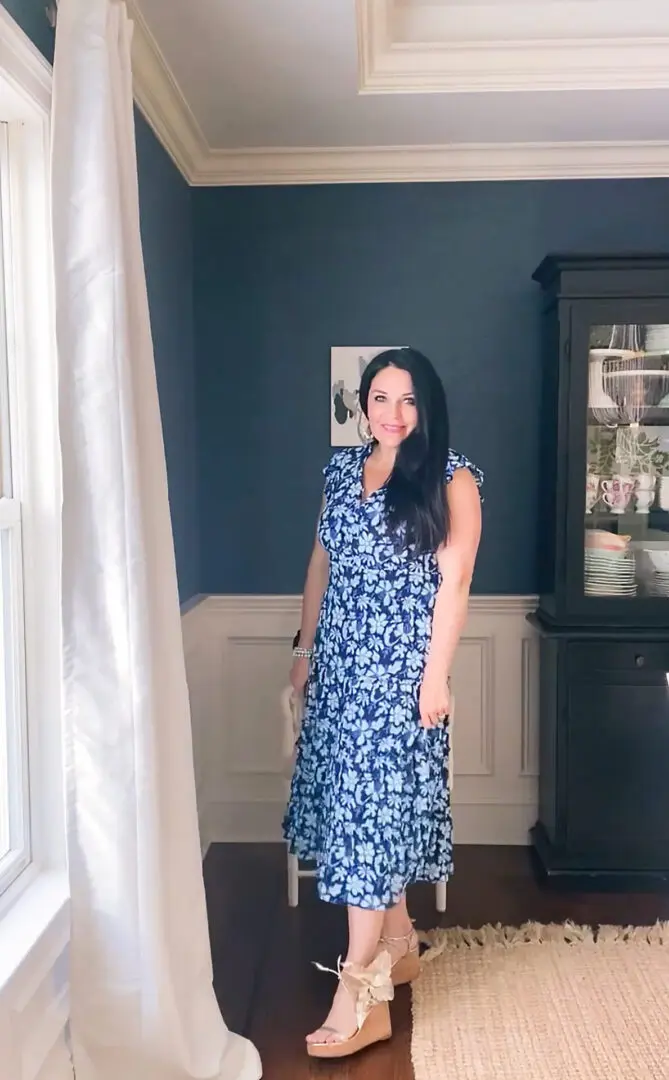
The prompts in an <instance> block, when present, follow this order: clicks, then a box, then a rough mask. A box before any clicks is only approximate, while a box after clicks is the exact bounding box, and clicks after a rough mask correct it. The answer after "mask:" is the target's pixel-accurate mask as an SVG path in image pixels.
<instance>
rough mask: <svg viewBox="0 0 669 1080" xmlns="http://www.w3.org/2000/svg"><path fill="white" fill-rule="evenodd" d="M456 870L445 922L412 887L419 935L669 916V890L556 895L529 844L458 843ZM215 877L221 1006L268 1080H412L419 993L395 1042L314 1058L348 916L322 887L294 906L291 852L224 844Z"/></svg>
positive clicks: (212, 893)
mask: <svg viewBox="0 0 669 1080" xmlns="http://www.w3.org/2000/svg"><path fill="white" fill-rule="evenodd" d="M455 864H456V872H455V875H454V877H453V879H452V881H451V883H450V884H449V889H448V910H447V911H446V913H445V915H442V916H438V915H437V912H436V910H435V907H434V888H433V887H431V886H423V885H419V886H414V887H413V888H412V889H411V890H410V894H409V906H410V909H411V912H412V914H413V915H414V917H415V918H416V922H417V925H418V926H419V928H421V929H429V928H430V927H434V926H440V925H443V926H449V925H450V926H453V925H460V926H472V927H476V926H481V925H483V924H484V923H488V922H491V923H497V922H500V923H502V924H504V925H516V926H517V925H519V924H520V923H522V922H525V921H527V920H528V919H531V920H537V921H540V922H562V921H564V920H565V919H572V920H574V921H575V922H577V923H588V924H591V925H593V924H595V925H596V924H599V923H622V924H634V925H644V924H648V923H654V922H655V921H656V920H657V919H669V892H665V893H659V894H655V893H649V892H645V893H635V894H619V893H577V892H566V891H564V890H562V891H559V892H558V891H554V890H552V889H549V888H548V887H546V886H543V885H541V884H539V883H538V882H537V880H536V878H535V875H534V873H533V868H532V863H531V856H530V852H529V849H526V848H508V847H458V848H456V857H455ZM204 873H205V885H206V889H207V903H208V910H209V924H210V935H211V942H212V952H213V959H214V983H215V988H216V993H217V995H218V1000H219V1002H220V1005H221V1009H222V1012H223V1016H224V1017H225V1021H226V1023H227V1025H228V1027H230V1028H231V1029H232V1030H233V1031H237V1032H239V1033H243V1034H245V1035H247V1036H248V1037H249V1038H250V1039H252V1040H253V1042H254V1043H255V1045H256V1046H257V1048H258V1050H259V1052H260V1055H261V1057H262V1061H263V1067H264V1073H263V1076H264V1080H305V1078H307V1077H328V1078H332V1080H412V1077H413V1070H412V1068H411V1060H410V1022H411V1004H410V1003H411V998H410V990H409V988H408V987H402V988H400V989H399V990H398V991H397V994H396V997H395V1001H394V1002H393V1004H392V1006H391V1009H392V1018H393V1038H392V1040H391V1042H389V1043H385V1044H383V1045H380V1046H376V1047H372V1048H370V1049H369V1050H368V1051H364V1052H363V1053H361V1054H360V1055H357V1056H355V1057H352V1058H349V1059H348V1060H344V1061H342V1062H341V1063H338V1064H334V1063H332V1064H331V1063H326V1062H316V1061H311V1060H310V1059H309V1058H308V1057H307V1056H306V1053H305V1051H304V1042H303V1038H304V1034H305V1033H306V1032H307V1031H309V1030H312V1029H313V1028H316V1027H317V1026H318V1024H319V1023H321V1022H322V1020H323V1019H324V1017H325V1014H326V1012H327V1010H328V1007H329V1003H330V999H331V996H332V993H333V991H334V986H335V981H334V977H333V976H328V975H325V974H322V973H320V972H318V971H317V970H316V969H315V968H314V967H313V965H312V963H311V961H312V960H318V961H320V963H323V964H326V965H327V966H328V967H334V966H335V965H336V961H337V956H338V954H339V953H341V952H342V951H343V949H344V946H345V909H342V908H339V907H335V906H333V905H327V904H322V903H320V902H319V901H318V899H317V898H316V891H315V886H314V883H313V881H312V880H310V879H306V880H302V882H301V884H300V906H299V907H298V908H295V909H291V908H289V907H288V905H287V901H286V858H285V849H284V847H283V845H281V844H216V845H214V846H213V847H212V848H210V850H209V852H208V854H207V858H206V860H205V867H204ZM454 1080H455V1078H454Z"/></svg>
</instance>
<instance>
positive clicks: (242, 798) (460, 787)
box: [184, 596, 538, 849]
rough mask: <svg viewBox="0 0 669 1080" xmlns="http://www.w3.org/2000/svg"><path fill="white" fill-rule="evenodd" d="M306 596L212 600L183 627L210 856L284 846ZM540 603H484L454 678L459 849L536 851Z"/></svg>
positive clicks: (504, 599) (478, 604) (485, 599)
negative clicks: (293, 694) (535, 626)
mask: <svg viewBox="0 0 669 1080" xmlns="http://www.w3.org/2000/svg"><path fill="white" fill-rule="evenodd" d="M300 603H301V602H300V598H299V597H297V596H209V597H207V598H205V599H204V600H203V601H202V602H201V603H200V604H198V605H197V607H196V608H194V609H193V611H191V612H190V613H189V614H188V615H186V616H185V617H184V641H185V647H186V657H187V667H188V673H189V685H190V688H191V707H192V712H193V739H194V749H195V763H196V775H197V778H198V799H199V810H200V826H201V831H202V838H203V849H206V847H207V846H208V844H209V843H211V842H214V841H276V840H280V839H281V819H282V816H283V812H284V808H285V803H286V798H287V794H288V784H289V771H288V769H287V766H286V761H285V758H284V754H283V749H282V740H283V724H284V721H283V718H282V715H281V711H280V705H279V697H280V694H281V691H282V689H283V688H284V686H285V684H286V682H287V679H288V670H289V667H290V662H291V659H290V652H291V643H292V639H293V635H294V633H295V631H296V629H297V627H298V626H299V619H300ZM534 606H535V599H534V598H533V597H522V596H521V597H519V596H475V597H472V599H471V602H470V609H469V616H468V620H467V624H466V626H465V629H464V632H463V634H462V638H461V642H460V645H459V648H458V652H457V655H456V659H455V663H454V668H453V691H454V694H455V698H456V701H457V708H456V719H455V724H454V731H453V746H454V763H455V776H454V789H453V807H454V809H453V814H454V823H455V834H456V841H457V842H458V843H468V844H526V843H527V842H528V829H529V828H530V827H531V826H532V825H533V824H534V821H535V819H536V812H537V743H538V734H537V732H538V714H537V711H538V699H537V668H538V651H537V642H536V639H535V636H534V631H533V630H532V628H531V627H530V626H529V624H528V623H527V621H526V615H527V613H528V612H529V611H531V610H533V608H534Z"/></svg>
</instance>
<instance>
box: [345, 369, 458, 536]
mask: <svg viewBox="0 0 669 1080" xmlns="http://www.w3.org/2000/svg"><path fill="white" fill-rule="evenodd" d="M387 367H396V368H400V369H401V370H402V371H406V372H408V373H409V375H410V376H411V382H412V383H413V393H414V397H415V399H416V408H417V410H418V423H417V425H416V427H415V429H414V430H413V431H412V432H411V433H410V434H409V435H407V437H406V439H404V440H403V442H402V443H400V446H399V449H398V451H397V457H396V458H395V465H394V466H393V471H392V472H391V474H390V476H389V478H388V483H387V486H386V515H387V521H388V526H389V528H390V530H391V533H392V534H393V535H394V536H395V537H396V538H397V536H398V530H400V532H399V535H400V536H402V542H403V544H404V545H406V546H413V547H414V549H415V552H416V554H426V553H427V552H433V551H436V550H437V548H438V547H439V546H440V545H441V544H442V543H443V541H444V539H445V537H446V535H447V532H448V507H447V504H446V496H445V492H444V484H445V482H446V475H445V474H446V464H447V462H448V449H449V425H448V405H447V403H446V393H445V391H444V387H443V385H442V382H441V379H440V378H439V376H438V375H437V373H436V371H435V370H434V368H433V366H432V364H431V363H430V361H429V360H428V358H427V356H424V355H423V353H421V352H418V350H417V349H408V348H407V349H386V351H385V352H382V353H379V355H378V356H376V357H374V359H373V360H371V361H370V363H369V364H368V365H367V367H366V368H365V370H364V372H363V375H362V378H361V380H360V405H361V406H362V411H363V412H364V414H365V416H368V411H367V403H368V401H369V390H370V387H371V385H372V381H373V380H374V378H375V377H376V376H377V375H378V373H379V372H380V371H383V369H384V368H387Z"/></svg>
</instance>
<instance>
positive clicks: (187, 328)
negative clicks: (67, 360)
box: [135, 110, 201, 602]
mask: <svg viewBox="0 0 669 1080" xmlns="http://www.w3.org/2000/svg"><path fill="white" fill-rule="evenodd" d="M135 125H136V132H137V167H138V172H139V199H140V221H141V230H142V246H143V249H144V265H145V268H146V282H147V288H148V293H149V307H150V310H151V330H152V334H153V345H154V354H155V360H156V376H157V379H158V393H159V396H160V411H161V415H162V422H163V437H164V441H165V457H166V460H167V477H168V484H169V495H170V510H171V514H172V530H173V533H174V548H175V552H176V562H177V573H178V576H179V596H180V598H181V601H182V602H184V601H185V600H188V599H189V598H190V597H192V596H194V595H195V594H196V593H198V592H200V591H201V589H200V527H199V517H198V513H199V510H198V498H197V487H198V477H197V428H196V417H195V356H194V334H193V228H192V202H191V194H192V193H191V189H190V187H189V186H188V184H187V183H186V181H185V180H184V178H183V177H182V175H181V173H180V172H179V171H178V170H177V168H176V167H175V165H174V164H173V163H172V161H171V159H170V158H169V157H168V155H167V153H166V152H165V151H164V150H163V148H162V146H161V145H160V143H159V142H158V141H157V139H156V137H155V136H154V134H153V132H152V131H151V129H150V128H149V127H148V125H147V123H146V121H145V120H144V119H143V118H142V117H141V116H140V115H139V113H138V112H137V111H136V110H135Z"/></svg>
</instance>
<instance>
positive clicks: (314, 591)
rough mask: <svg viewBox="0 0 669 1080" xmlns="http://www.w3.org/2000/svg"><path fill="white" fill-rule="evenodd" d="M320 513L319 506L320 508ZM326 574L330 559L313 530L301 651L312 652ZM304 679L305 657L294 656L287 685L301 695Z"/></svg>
mask: <svg viewBox="0 0 669 1080" xmlns="http://www.w3.org/2000/svg"><path fill="white" fill-rule="evenodd" d="M323 505H324V504H323ZM322 512H323V506H321V513H322ZM319 519H320V515H319ZM329 573H330V560H329V558H328V553H327V551H326V550H325V548H324V547H323V545H322V544H321V542H320V540H319V539H318V530H317V531H316V539H315V541H314V546H313V550H312V552H311V558H310V559H309V566H308V568H307V576H306V580H305V582H304V592H303V594H302V618H301V621H300V648H302V649H313V647H314V641H315V639H316V627H317V626H318V617H319V615H320V611H321V604H322V603H323V597H324V596H325V590H326V589H327V586H328V577H329ZM308 676H309V661H308V660H307V659H306V658H305V657H296V658H295V660H294V661H293V666H292V668H291V669H290V682H291V686H293V688H294V689H295V690H297V691H298V692H301V691H302V690H303V689H304V687H305V685H306V682H307V678H308Z"/></svg>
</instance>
